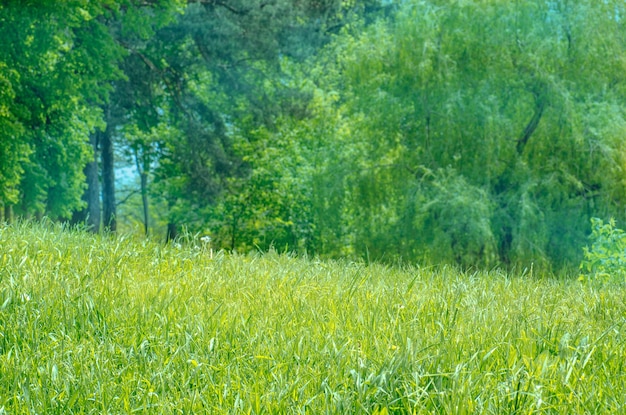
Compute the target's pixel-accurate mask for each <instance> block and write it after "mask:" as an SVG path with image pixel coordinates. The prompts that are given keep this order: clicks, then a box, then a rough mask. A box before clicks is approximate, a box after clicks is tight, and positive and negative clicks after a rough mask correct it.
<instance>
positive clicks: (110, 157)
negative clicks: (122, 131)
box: [100, 108, 117, 232]
mask: <svg viewBox="0 0 626 415" xmlns="http://www.w3.org/2000/svg"><path fill="white" fill-rule="evenodd" d="M106 118H107V119H106V121H107V127H106V129H105V130H104V132H103V133H102V134H101V136H100V149H101V152H102V153H101V155H102V213H103V226H104V229H106V230H108V231H110V232H115V231H116V230H117V219H116V205H115V157H114V151H113V150H114V148H113V125H112V124H113V123H112V120H111V110H110V108H107V110H106Z"/></svg>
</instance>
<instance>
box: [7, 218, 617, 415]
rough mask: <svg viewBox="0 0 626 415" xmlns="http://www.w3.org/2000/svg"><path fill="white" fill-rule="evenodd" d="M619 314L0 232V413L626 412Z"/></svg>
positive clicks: (271, 264) (573, 298)
mask: <svg viewBox="0 0 626 415" xmlns="http://www.w3.org/2000/svg"><path fill="white" fill-rule="evenodd" d="M625 301H626V290H625V289H624V288H623V287H620V286H605V287H594V286H592V285H587V284H582V283H580V282H578V281H564V280H556V279H550V278H541V277H538V276H533V275H528V274H526V275H519V276H509V275H506V274H505V273H503V272H498V271H494V272H491V273H482V272H476V273H461V272H458V271H456V270H454V269H452V268H440V269H437V270H435V269H425V268H423V269H420V268H417V267H416V268H405V269H400V268H393V267H386V266H382V265H369V266H366V265H364V264H359V263H352V262H326V261H317V260H311V259H298V258H293V257H289V256H286V255H278V254H273V253H269V254H265V255H260V254H258V255H246V256H241V255H226V254H222V253H219V254H216V255H213V256H211V254H210V252H208V251H207V250H206V249H204V248H202V247H193V246H189V247H183V248H180V247H177V246H175V245H170V246H163V245H159V244H156V243H152V242H148V241H141V240H133V239H132V238H129V237H126V238H125V237H118V238H117V239H113V238H108V237H94V236H90V235H87V234H84V233H80V232H68V231H62V230H60V229H58V228H55V227H54V226H51V225H47V226H44V225H33V224H30V225H29V224H18V225H14V226H10V227H0V408H2V409H0V413H1V414H4V413H6V414H34V413H37V414H73V413H75V414H90V413H91V414H103V413H110V414H118V413H123V414H158V413H164V414H178V413H180V414H191V413H194V414H202V413H207V414H220V413H232V414H240V413H241V414H244V413H246V414H247V413H253V414H260V413H266V414H275V413H281V414H282V413H285V414H290V413H303V414H304V413H308V414H325V413H327V414H343V413H357V414H375V413H378V414H384V413H416V414H428V413H442V414H469V413H479V414H483V413H484V414H515V413H518V414H530V413H546V414H550V413H558V414H576V413H581V414H582V413H624V411H625V410H626V367H625V366H626V365H625V362H626V347H625V344H624V341H625V338H626V337H625V336H626V329H625V323H626V304H625Z"/></svg>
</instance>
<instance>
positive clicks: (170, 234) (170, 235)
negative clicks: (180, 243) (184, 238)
mask: <svg viewBox="0 0 626 415" xmlns="http://www.w3.org/2000/svg"><path fill="white" fill-rule="evenodd" d="M177 236H178V228H177V227H176V224H175V223H172V222H170V223H168V224H167V234H166V235H165V243H168V242H171V241H173V240H175V239H176V237H177Z"/></svg>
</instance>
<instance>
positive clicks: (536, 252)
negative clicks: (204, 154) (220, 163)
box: [242, 0, 626, 268]
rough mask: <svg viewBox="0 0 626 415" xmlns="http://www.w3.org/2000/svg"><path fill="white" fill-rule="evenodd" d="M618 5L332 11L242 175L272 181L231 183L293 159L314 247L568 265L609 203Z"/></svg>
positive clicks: (429, 4) (620, 115) (619, 199)
mask: <svg viewBox="0 0 626 415" xmlns="http://www.w3.org/2000/svg"><path fill="white" fill-rule="evenodd" d="M609 3H610V5H609ZM623 9H624V6H623V4H621V3H618V2H608V3H606V4H605V3H603V4H601V5H600V4H598V3H596V2H577V3H576V4H570V3H567V4H565V3H561V2H544V1H533V0H527V1H518V2H508V3H507V2H490V3H489V4H487V3H484V2H482V3H481V2H461V3H459V2H440V1H409V2H403V3H402V5H401V6H399V7H398V11H397V12H396V13H395V14H394V15H393V16H391V17H389V18H384V19H380V20H378V21H376V22H374V23H373V24H372V25H369V26H358V25H355V26H354V27H352V28H346V29H345V30H344V31H343V32H342V33H341V34H340V35H339V36H337V37H336V38H335V39H334V42H333V43H331V44H330V45H329V46H328V47H327V48H326V49H325V50H324V51H323V52H322V53H321V54H320V55H319V56H318V57H317V58H316V59H315V60H313V61H312V63H311V64H308V66H307V68H302V69H300V72H297V71H292V75H293V76H294V78H295V79H296V80H295V81H292V82H294V83H295V84H296V85H299V86H300V88H301V89H302V90H304V91H307V92H308V93H309V94H310V96H311V97H313V98H312V100H311V101H310V103H309V105H308V106H307V107H306V111H304V114H305V115H304V117H302V118H300V119H294V118H292V119H291V121H290V122H279V123H278V124H277V125H276V127H277V130H276V131H272V130H270V132H271V136H270V137H269V139H266V140H265V141H264V143H275V145H276V147H275V148H276V149H280V151H278V152H276V153H275V154H273V156H272V157H273V158H269V159H267V158H266V157H260V158H259V159H258V160H255V161H254V162H252V163H250V165H251V168H252V170H251V172H252V173H251V175H250V176H248V177H255V174H256V173H257V172H262V171H271V172H272V175H273V178H274V180H273V181H272V182H271V184H270V182H268V181H265V182H263V181H260V182H254V181H251V182H250V183H249V184H250V185H252V186H255V187H256V186H261V188H260V189H257V190H253V189H251V190H249V193H256V194H262V193H263V191H266V190H269V189H274V188H276V187H277V186H281V185H284V186H287V183H289V181H290V180H292V178H293V177H294V174H293V173H291V172H281V171H279V170H280V168H276V167H275V166H281V165H283V163H284V165H285V166H290V165H291V162H290V160H298V163H299V164H300V165H302V166H306V167H303V168H301V169H299V170H298V174H297V177H298V178H297V180H298V183H299V186H300V189H301V190H299V192H300V194H304V195H306V198H309V200H308V201H305V200H302V201H298V202H297V203H298V206H301V207H303V208H302V209H299V212H300V218H301V219H303V220H304V223H305V224H306V223H308V224H309V225H308V226H301V227H300V228H301V229H309V230H311V232H309V233H308V234H304V233H303V234H301V237H303V238H304V239H305V240H308V241H309V242H305V243H304V244H303V245H304V246H307V247H309V249H311V250H313V251H314V252H317V253H320V254H324V255H329V256H332V255H335V254H337V253H341V254H352V255H356V256H361V257H365V256H368V257H370V258H387V259H392V258H397V257H400V258H402V259H405V260H410V261H414V260H425V261H429V260H432V261H435V262H451V263H458V264H461V265H464V266H467V265H471V264H474V265H477V264H483V265H488V264H493V263H494V262H500V263H503V264H507V265H510V266H515V265H519V264H529V263H534V264H535V265H536V266H541V267H555V268H559V267H563V266H567V265H568V264H569V265H571V264H578V263H579V262H580V259H581V247H582V246H583V245H584V243H585V240H586V239H585V238H586V232H585V228H586V225H585V224H586V223H588V221H589V218H590V217H593V216H597V215H599V214H602V215H605V214H611V215H615V216H616V217H618V218H621V217H622V216H623V214H624V212H623V209H620V208H619V206H623V203H625V202H626V193H625V192H624V186H623V185H622V183H623V175H624V169H623V166H624V154H626V142H625V141H624V139H623V137H624V136H625V135H624V133H625V132H626V128H625V127H626V123H625V120H626V116H625V114H626V113H625V111H624V108H625V107H624V100H623V96H624V95H623V93H622V91H623V88H624V86H625V85H626V78H625V77H624V72H623V71H622V70H620V69H619V67H620V65H621V63H620V62H621V59H622V58H621V56H623V55H624V54H625V53H626V50H625V49H624V45H623V43H620V41H619V39H621V37H622V36H623V33H624V22H623V21H621V20H620V19H616V18H615V13H616V11H618V10H619V11H620V12H622V11H625V10H623ZM608 10H614V11H613V12H608ZM593 27H601V28H602V29H601V34H597V36H596V32H594V30H593ZM604 42H606V43H604ZM601 44H605V45H606V48H604V47H602V46H600V45H601ZM607 48H608V49H607ZM607 50H611V52H610V53H609V52H607ZM590 62H595V63H594V64H590ZM285 137H289V138H287V139H286V138H285ZM285 140H294V141H297V143H296V144H285ZM264 146H265V148H267V147H268V144H264ZM252 148H253V149H252V150H250V153H252V154H257V153H256V150H254V147H252ZM262 154H265V155H269V154H270V153H268V152H265V153H262ZM270 165H271V166H274V167H273V168H272V169H270V170H268V166H270ZM283 181H284V184H280V183H281V182H283ZM242 187H243V186H242ZM264 194H265V195H266V196H268V197H270V198H272V199H271V201H269V200H268V199H267V197H266V198H265V199H263V200H264V202H263V203H269V204H272V203H274V204H276V203H281V201H283V200H284V201H285V203H287V204H289V203H291V202H290V199H289V198H285V197H284V196H282V194H281V193H280V192H278V193H273V192H272V191H269V192H266V193H264ZM279 195H280V196H279ZM253 199H254V198H253ZM260 200H261V199H260V198H259V201H260ZM253 202H254V201H253ZM245 203H250V200H249V199H246V202H245ZM294 203H296V202H294ZM261 204H262V203H261ZM292 206H293V205H292ZM305 206H306V208H304V207H305ZM274 212H275V214H279V215H281V219H282V220H284V221H287V220H288V218H287V217H286V216H284V215H283V214H282V213H278V211H274ZM251 216H254V214H251ZM261 226H263V225H261ZM266 230H268V231H270V228H269V227H268V228H266ZM269 233H270V235H271V231H270V232H269ZM278 239H279V240H280V238H278ZM296 239H298V238H296Z"/></svg>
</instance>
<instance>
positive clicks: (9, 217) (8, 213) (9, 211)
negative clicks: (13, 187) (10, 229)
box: [4, 204, 13, 223]
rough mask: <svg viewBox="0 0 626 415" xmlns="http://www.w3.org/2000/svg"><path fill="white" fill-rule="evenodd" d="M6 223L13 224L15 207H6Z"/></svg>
mask: <svg viewBox="0 0 626 415" xmlns="http://www.w3.org/2000/svg"><path fill="white" fill-rule="evenodd" d="M4 221H5V222H6V223H11V222H13V205H8V204H7V205H4Z"/></svg>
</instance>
